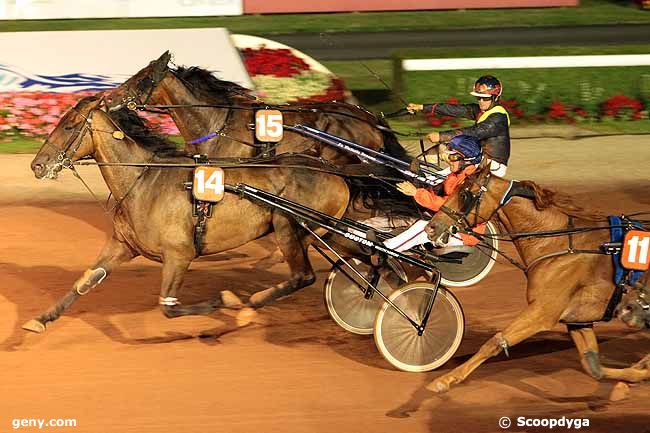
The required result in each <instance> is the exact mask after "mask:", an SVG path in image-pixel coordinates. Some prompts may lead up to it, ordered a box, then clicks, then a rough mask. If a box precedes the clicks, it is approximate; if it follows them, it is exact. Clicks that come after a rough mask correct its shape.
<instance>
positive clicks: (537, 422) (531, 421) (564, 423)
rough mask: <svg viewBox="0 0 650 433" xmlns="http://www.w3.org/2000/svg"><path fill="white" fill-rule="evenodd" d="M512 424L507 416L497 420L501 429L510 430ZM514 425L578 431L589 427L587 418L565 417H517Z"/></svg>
mask: <svg viewBox="0 0 650 433" xmlns="http://www.w3.org/2000/svg"><path fill="white" fill-rule="evenodd" d="M512 424H513V422H512V420H511V419H510V418H508V417H507V416H502V417H501V418H500V419H499V427H501V428H502V429H507V428H510V426H512ZM515 425H516V426H517V427H546V428H548V429H554V428H556V427H562V428H564V429H575V430H579V429H581V428H583V427H589V420H588V419H587V418H567V417H565V416H563V417H562V418H527V417H525V416H518V417H517V419H516V420H515Z"/></svg>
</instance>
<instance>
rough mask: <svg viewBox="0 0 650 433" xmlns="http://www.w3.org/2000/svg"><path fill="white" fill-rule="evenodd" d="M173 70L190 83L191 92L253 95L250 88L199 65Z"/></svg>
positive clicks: (212, 96)
mask: <svg viewBox="0 0 650 433" xmlns="http://www.w3.org/2000/svg"><path fill="white" fill-rule="evenodd" d="M172 72H173V73H174V75H176V77H178V78H179V79H181V80H183V81H184V82H185V83H186V84H187V85H188V87H189V89H190V91H191V92H199V93H201V94H202V95H203V96H207V97H210V98H214V97H215V95H219V94H223V93H225V96H227V97H229V96H231V94H233V93H234V94H237V95H242V96H246V95H250V96H252V95H251V94H250V90H249V89H247V88H245V87H242V86H240V85H239V84H237V83H233V82H232V81H225V80H220V79H219V78H217V77H215V76H214V75H213V74H212V73H211V72H210V71H208V70H207V69H203V68H200V67H198V66H190V67H189V68H186V67H184V66H178V67H176V69H172Z"/></svg>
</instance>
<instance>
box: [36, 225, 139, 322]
mask: <svg viewBox="0 0 650 433" xmlns="http://www.w3.org/2000/svg"><path fill="white" fill-rule="evenodd" d="M135 256H137V254H136V253H135V252H134V251H133V250H132V249H131V248H130V247H129V246H128V245H127V244H126V243H124V242H121V241H119V240H118V239H116V238H115V237H113V238H111V239H110V240H109V241H108V242H107V243H106V245H104V248H102V251H101V252H100V253H99V257H98V258H97V260H96V261H95V264H94V265H93V266H92V267H91V268H89V269H87V270H86V272H84V274H83V275H82V276H81V278H79V279H78V280H77V281H76V282H75V283H74V285H73V287H72V289H71V290H70V291H69V292H68V293H66V294H65V295H64V296H63V298H61V299H60V300H59V301H58V302H57V303H56V304H54V306H52V307H50V309H49V310H47V311H46V312H45V313H43V314H41V315H40V316H38V317H37V318H35V319H32V320H30V321H28V322H27V323H25V324H24V325H23V329H25V330H27V331H32V332H36V333H39V334H40V333H42V332H43V331H45V324H46V323H47V322H52V321H54V320H56V319H58V318H59V316H60V315H61V313H63V311H65V309H66V308H68V307H69V306H70V305H72V303H73V302H74V301H76V300H77V299H78V298H79V297H81V296H83V295H85V294H86V293H88V292H89V291H90V289H92V288H93V287H95V286H96V285H98V284H99V283H101V282H102V281H103V280H104V278H106V277H107V276H108V274H110V273H111V272H112V270H113V269H115V268H116V267H117V266H119V265H120V264H122V263H124V262H126V261H129V260H131V259H132V258H134V257H135Z"/></svg>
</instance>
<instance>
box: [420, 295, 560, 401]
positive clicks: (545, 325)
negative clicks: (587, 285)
mask: <svg viewBox="0 0 650 433" xmlns="http://www.w3.org/2000/svg"><path fill="white" fill-rule="evenodd" d="M565 306H566V303H565V302H555V303H553V304H550V303H549V302H540V300H536V301H535V302H533V303H531V304H530V305H528V307H526V308H525V309H524V311H522V312H521V313H520V314H519V316H517V318H516V319H515V320H514V322H512V323H511V324H510V325H508V327H507V328H506V329H505V330H504V331H503V332H499V333H497V334H496V335H495V336H494V337H492V338H491V339H490V340H488V341H487V342H486V343H485V344H483V346H481V348H480V349H479V351H478V352H477V353H476V354H474V356H472V357H471V358H470V359H469V360H467V361H466V362H465V363H463V364H461V365H459V366H458V367H456V368H455V369H453V370H452V371H450V372H449V373H447V374H445V375H443V376H441V377H439V378H437V379H435V380H434V381H433V382H431V383H430V384H429V385H427V389H429V390H430V391H434V392H445V391H448V390H449V388H450V387H451V385H453V384H457V383H460V382H462V381H463V380H465V379H466V378H467V376H469V375H470V374H471V373H472V371H474V370H476V369H477V368H478V367H479V366H480V365H481V364H482V363H483V362H485V361H486V360H487V359H489V358H491V357H493V356H495V355H497V354H499V353H500V352H501V351H502V350H504V349H505V350H506V353H507V349H508V348H509V347H512V346H514V345H515V344H518V343H520V342H522V341H524V340H525V339H527V338H529V337H532V336H533V335H535V334H537V333H538V332H542V331H548V330H550V329H551V328H553V326H555V324H556V323H557V322H558V321H559V320H560V317H561V316H562V310H564V307H565ZM552 307H555V308H552Z"/></svg>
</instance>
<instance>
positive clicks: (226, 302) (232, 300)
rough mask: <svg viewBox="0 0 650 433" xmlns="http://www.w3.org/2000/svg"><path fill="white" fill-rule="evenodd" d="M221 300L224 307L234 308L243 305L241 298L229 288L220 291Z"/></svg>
mask: <svg viewBox="0 0 650 433" xmlns="http://www.w3.org/2000/svg"><path fill="white" fill-rule="evenodd" d="M221 302H222V303H223V306H224V307H226V308H236V307H242V306H243V305H244V303H243V302H242V301H241V299H239V297H238V296H237V295H235V294H234V293H233V292H231V291H230V290H224V291H223V292H221Z"/></svg>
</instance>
